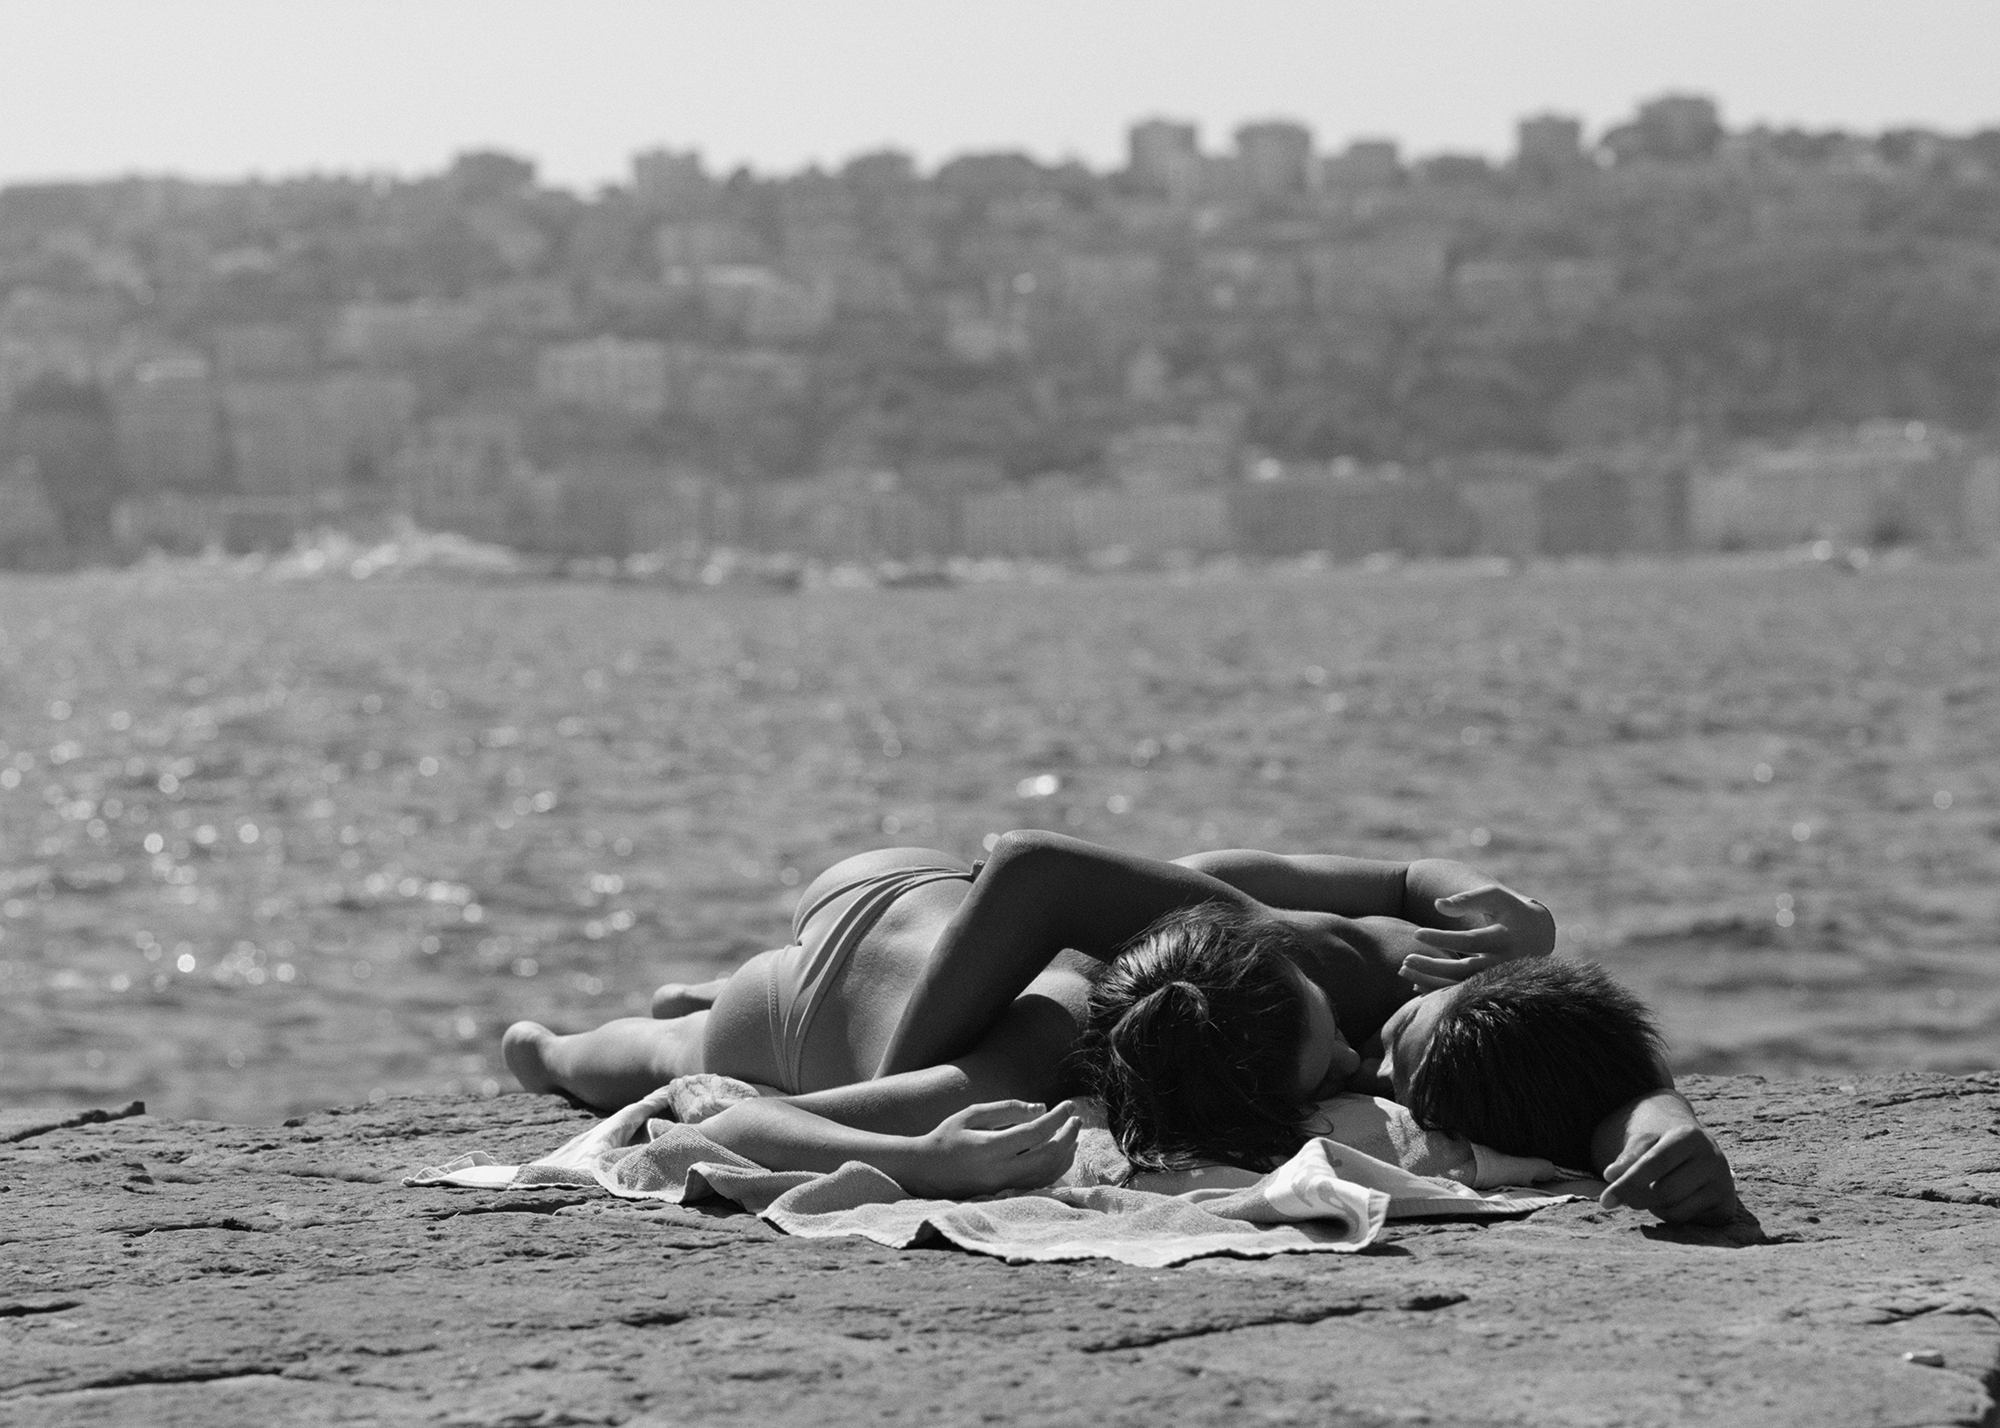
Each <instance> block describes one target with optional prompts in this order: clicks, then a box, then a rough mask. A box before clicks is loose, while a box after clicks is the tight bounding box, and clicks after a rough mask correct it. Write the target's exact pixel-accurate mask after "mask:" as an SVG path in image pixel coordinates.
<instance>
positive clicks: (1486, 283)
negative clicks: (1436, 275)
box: [1451, 258, 1541, 327]
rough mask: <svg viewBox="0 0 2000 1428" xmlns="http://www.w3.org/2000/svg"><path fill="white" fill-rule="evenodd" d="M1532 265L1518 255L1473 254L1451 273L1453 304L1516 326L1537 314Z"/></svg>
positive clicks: (1488, 320) (1538, 305) (1506, 324)
mask: <svg viewBox="0 0 2000 1428" xmlns="http://www.w3.org/2000/svg"><path fill="white" fill-rule="evenodd" d="M1535 278H1536V272H1535V265H1534V264H1533V263H1530V262H1525V261H1522V260H1521V259H1518V258H1474V259H1470V260H1468V261H1466V262H1463V263H1460V264H1459V265H1458V267H1457V269H1456V270H1455V271H1454V272H1453V273H1452V275H1451V296H1452V302H1453V304H1454V305H1455V306H1456V307H1457V308H1459V310H1460V311H1462V312H1466V313H1470V314H1471V315H1473V316H1475V317H1479V318H1482V319H1484V320H1485V321H1487V322H1490V323H1494V324H1496V325H1499V326H1503V327H1506V326H1519V325H1525V324H1527V323H1530V322H1532V321H1534V319H1535V318H1536V317H1537V316H1538V315H1539V312H1540V307H1541V304H1540V302H1539V301H1538V291H1537V288H1538V285H1537V283H1536V281H1535Z"/></svg>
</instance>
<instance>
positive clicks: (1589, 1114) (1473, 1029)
mask: <svg viewBox="0 0 2000 1428" xmlns="http://www.w3.org/2000/svg"><path fill="white" fill-rule="evenodd" d="M1441 995H1445V996H1448V997H1449V998H1450V1000H1449V1001H1448V1002H1447V1003H1446V1005H1445V1008H1444V1010H1443V1011H1442V1012H1440V1013H1439V1014H1438V1018H1437V1022H1436V1024H1435V1026H1434V1028H1433V1030H1432V1033H1431V1039H1430V1045H1429V1048H1428V1050H1426V1052H1425V1053H1424V1058H1423V1060H1422V1061H1421V1062H1420V1063H1419V1064H1418V1066H1417V1068H1416V1071H1415V1072H1414V1073H1413V1074H1412V1075H1411V1077H1410V1082H1409V1097H1408V1103H1409V1110H1410V1114H1411V1115H1413V1116H1415V1117H1416V1119H1417V1123H1418V1124H1419V1125H1421V1126H1423V1127H1425V1128H1426V1129H1428V1130H1437V1131H1444V1132H1446V1133H1447V1134H1449V1135H1456V1136H1463V1137H1464V1138H1465V1139H1467V1140H1473V1141H1478V1142H1479V1143H1480V1144H1481V1145H1486V1146H1491V1147H1492V1148H1493V1149H1495V1150H1499V1151H1505V1152H1507V1153H1508V1154H1511V1155H1538V1156H1541V1157H1543V1158H1545V1159H1548V1160H1552V1161H1554V1162H1555V1163H1556V1164H1557V1165H1561V1166H1564V1167H1566V1168H1569V1169H1573V1170H1590V1169H1595V1168H1596V1167H1595V1166H1593V1165H1592V1164H1591V1158H1590V1141H1591V1135H1592V1132H1594V1131H1595V1130H1596V1129H1597V1125H1598V1123H1599V1122H1600V1121H1602V1120H1603V1119H1604V1118H1605V1117H1606V1116H1608V1115H1610V1114H1611V1113H1612V1112H1613V1111H1615V1110H1617V1109H1618V1108H1619V1107H1620V1106H1623V1105H1625V1104H1627V1103H1628V1102H1631V1101H1635V1100H1637V1099H1638V1098H1639V1097H1641V1096H1643V1095H1645V1094H1646V1093H1647V1092H1648V1091H1657V1090H1659V1089H1660V1088H1661V1087H1662V1086H1664V1085H1666V1084H1667V1082H1666V1078H1665V1075H1664V1073H1663V1072H1662V1070H1661V1065H1662V1061H1661V1045H1660V1034H1659V1031H1658V1029H1657V1028H1656V1027H1655V1026H1654V1025H1653V1018H1652V1016H1651V1015H1650V1014H1649V1013H1648V1012H1647V1010H1646V1008H1645V1007H1644V1006H1643V1005H1642V1004H1641V1003H1640V1001H1639V999H1638V998H1637V997H1635V996H1633V995H1632V994H1631V993H1630V992H1628V991H1626V990H1625V989H1624V988H1623V987H1621V986H1619V985H1618V984H1617V983H1616V982H1614V981H1612V980H1611V978H1610V977H1609V976H1607V975H1606V974H1605V973H1604V971H1603V970H1602V969H1600V968H1598V967H1596V966H1593V965H1591V964H1589V963H1586V962H1567V961H1558V960H1557V959H1555V958H1553V957H1534V958H1524V959H1522V960H1520V961H1518V962H1502V963H1501V964H1500V965H1499V966H1497V967H1490V968H1488V969H1487V970H1486V971H1484V972H1480V973H1477V974H1475V975H1473V976H1471V977H1468V978H1466V979H1465V981H1464V982H1462V983H1460V984H1459V986H1458V988H1457V989H1456V990H1455V991H1451V992H1448V993H1443V994H1441Z"/></svg>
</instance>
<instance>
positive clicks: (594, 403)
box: [535, 336, 667, 418]
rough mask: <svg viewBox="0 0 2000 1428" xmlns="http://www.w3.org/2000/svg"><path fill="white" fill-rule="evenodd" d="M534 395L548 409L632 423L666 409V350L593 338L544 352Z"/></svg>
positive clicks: (538, 360)
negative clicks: (611, 416) (610, 415)
mask: <svg viewBox="0 0 2000 1428" xmlns="http://www.w3.org/2000/svg"><path fill="white" fill-rule="evenodd" d="M535 395H536V396H537V397H538V398H539V399H540V400H542V401H544V402H547V403H550V404H552V405H565V406H576V407H582V408H584V409H585V410H587V411H594V412H606V413H615V414H617V415H621V416H630V417H640V418H646V417H656V416H658V415H659V414H660V413H661V412H663V411H665V410H666V408H667V349H666V344H665V343H662V342H651V341H634V340H632V339H629V338H623V337H609V336H606V337H593V338H590V339H588V340H587V341H583V342H566V343H563V344H562V345H560V346H556V347H546V348H544V349H542V351H541V353H540V355H539V356H537V357H536V359H535Z"/></svg>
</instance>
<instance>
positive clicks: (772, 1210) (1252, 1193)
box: [403, 1087, 1571, 1267]
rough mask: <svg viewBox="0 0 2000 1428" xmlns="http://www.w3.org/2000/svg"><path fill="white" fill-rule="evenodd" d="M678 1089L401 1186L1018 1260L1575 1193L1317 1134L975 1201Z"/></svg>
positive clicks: (1157, 1261)
mask: <svg viewBox="0 0 2000 1428" xmlns="http://www.w3.org/2000/svg"><path fill="white" fill-rule="evenodd" d="M672 1099H673V1096H672V1093H671V1092H670V1091H669V1089H668V1088H664V1087H663V1088H662V1089H661V1090H660V1091H657V1092H655V1093H654V1094H653V1095H652V1096H650V1097H648V1098H647V1099H646V1100H644V1101H640V1102H638V1103H636V1104H635V1105H631V1106H627V1107H626V1108H625V1109H624V1110H622V1111H620V1112H618V1113H617V1114H616V1115H614V1116H611V1117H609V1118H608V1119H606V1120H604V1121H601V1122H599V1123H598V1124H597V1125H595V1126H593V1127H591V1128H590V1129H589V1130H587V1131H585V1132H583V1133H582V1134H581V1135H578V1136H576V1137H575V1138H573V1139H572V1140H570V1141H568V1142H567V1143H566V1144H564V1145H563V1146H561V1147H560V1148H558V1149H557V1150H555V1151H554V1152H552V1153H551V1154H549V1155H547V1156H544V1157H543V1158H542V1159H540V1160H537V1161H534V1162H532V1163H530V1164H528V1165H523V1166H519V1167H514V1166H503V1165H498V1164H496V1163H495V1162H494V1161H493V1160H492V1158H491V1157H488V1156H484V1155H480V1154H476V1153H475V1154H473V1155H468V1156H461V1157H459V1158H458V1159H457V1160H454V1161H451V1162H448V1163H447V1164H444V1165H440V1166H431V1167H426V1168H425V1169H423V1170H420V1171H418V1172H417V1173H416V1174H414V1175H412V1176H410V1177H409V1178H407V1179H406V1180H405V1181H404V1182H403V1183H404V1184H406V1185H459V1186H472V1187H476V1188H481V1189H504V1188H509V1187H514V1188H524V1187H531V1186H536V1185H594V1186H598V1187H600V1188H602V1189H604V1190H607V1191H609V1192H610V1193H612V1194H614V1195H618V1196H622V1197H624V1198H627V1199H656V1200H668V1201H673V1202H676V1203H683V1204H685V1203H688V1202H691V1201H695V1200H700V1199H704V1198H707V1197H708V1196H710V1195H718V1196H721V1197H722V1198H724V1199H728V1200H733V1201H735V1202H736V1203H737V1204H739V1205H742V1206H744V1207H745V1208H746V1209H749V1210H751V1211H752V1212H754V1213H756V1214H758V1215H760V1216H762V1217H763V1218H764V1219H765V1220H766V1221H767V1222H769V1223H770V1224H772V1225H774V1226H776V1227H777V1228H779V1229H781V1230H783V1231H785V1232H786V1233H787V1234H793V1235H801V1236H806V1237H811V1238H818V1237H826V1236H835V1235H862V1236H865V1237H866V1238H868V1239H871V1240H874V1241H876V1242H877V1243H879V1244H885V1245H890V1246H895V1247H904V1246H910V1245H916V1244H922V1243H925V1242H928V1241H933V1240H937V1239H943V1240H946V1241H948V1242H950V1243H952V1244H955V1245H958V1246H959V1247H961V1248H963V1249H968V1250H973V1251H976V1252H978V1253H981V1254H990V1255H995V1256H997V1257H999V1258H1001V1259H1005V1260H1008V1261H1010V1262H1015V1263H1019V1262H1026V1261H1036V1260H1068V1259H1087V1258H1105V1259H1114V1260H1119V1261H1121V1262H1123V1263H1126V1264H1134V1265H1141V1266H1147V1267H1159V1266H1164V1265H1173V1264H1180V1263H1183V1262H1185V1261H1187V1260H1190V1259H1196V1258H1200V1257H1202V1256H1204V1255H1213V1254H1233V1255H1242V1256H1248V1257H1253V1258H1261V1257H1265V1256H1269V1255H1276V1254H1292V1253H1302V1252H1322V1253H1323V1252H1351V1251H1353V1250H1357V1249H1360V1248H1362V1247H1363V1246H1365V1245H1367V1244H1369V1243H1371V1242H1372V1241H1373V1240H1374V1239H1375V1237H1376V1235H1377V1234H1378V1233H1379V1232H1380V1230H1381V1228H1382V1225H1383V1222H1384V1221H1385V1220H1387V1219H1388V1218H1391V1217H1392V1216H1395V1215H1397V1214H1399V1213H1401V1214H1440V1213H1444V1214H1468V1213H1469V1214H1487V1215H1496V1214H1497V1215H1510V1214H1521V1213H1524V1212H1526V1211H1529V1210H1534V1209H1539V1208H1540V1207H1542V1206H1543V1205H1551V1204H1556V1203H1559V1202H1560V1201H1562V1200H1565V1199H1569V1198H1571V1197H1570V1196H1569V1195H1566V1194H1560V1193H1558V1194H1545V1193H1538V1192H1534V1191H1528V1190H1518V1191H1507V1192H1502V1193H1501V1194H1481V1193H1480V1192H1479V1191H1478V1190H1476V1189H1473V1188H1471V1187H1470V1186H1468V1185H1465V1184H1461V1183H1458V1182H1456V1181H1453V1180H1447V1179H1443V1178H1438V1177H1424V1176H1418V1175H1414V1174H1412V1173H1411V1172H1409V1171H1407V1170H1404V1169H1403V1168H1402V1167H1401V1166H1398V1165H1395V1164H1391V1163H1388V1162H1384V1161H1381V1160H1378V1159H1376V1158H1375V1157H1374V1156H1372V1155H1369V1154H1367V1153H1366V1152H1364V1151H1361V1150H1357V1149H1355V1148H1353V1147H1351V1146H1345V1145H1342V1144H1340V1143H1339V1142H1337V1141H1334V1140H1330V1139H1327V1138H1325V1137H1314V1138H1313V1139H1311V1140H1309V1141H1307V1142H1306V1143H1305V1144H1304V1145H1303V1146H1301V1147H1300V1148H1299V1150H1298V1152H1297V1153H1296V1154H1295V1155H1293V1157H1292V1158H1291V1159H1290V1160H1289V1161H1287V1162H1286V1163H1285V1164H1284V1165H1282V1166H1280V1167H1279V1168H1278V1169H1276V1170H1273V1171H1271V1172H1269V1173H1268V1174H1263V1175H1258V1174H1255V1173H1253V1172H1249V1171H1241V1170H1234V1169H1230V1168H1226V1167H1223V1168H1217V1169H1213V1170H1196V1171H1185V1172H1178V1173H1177V1175H1176V1176H1174V1177H1145V1178H1144V1180H1143V1183H1140V1182H1135V1183H1134V1184H1131V1185H1126V1186H1119V1185H1111V1184H1105V1183H1101V1182H1099V1183H1070V1184H1059V1185H1056V1186H1052V1187H1049V1188H1046V1189H1043V1190H1039V1191H1032V1192H1019V1193H1012V1194H1006V1195H995V1196H986V1197H982V1198H980V1199H976V1200H966V1201H953V1200H923V1199H917V1198H914V1197H912V1196H910V1195H908V1194H907V1192H905V1191H904V1190H903V1188H902V1187H901V1186H899V1185H898V1184H897V1183H896V1182H895V1181H894V1180H893V1179H891V1178H890V1177H889V1176H888V1175H886V1174H884V1173H883V1172H881V1171H879V1170H877V1169H875V1168H873V1167H872V1166H868V1165H863V1164H860V1163H859V1162H850V1163H848V1164H846V1165H843V1166H842V1167H840V1169H838V1170H835V1171H832V1172H830V1173H820V1172H813V1171H773V1170H767V1169H765V1168H764V1167H762V1166H760V1165H756V1164H754V1163H753V1162H751V1161H749V1160H746V1159H745V1158H744V1157H742V1156H740V1155H737V1154H736V1153H735V1152H733V1151H730V1150H727V1149H724V1148H723V1147H721V1146H719V1145H716V1144H715V1143H714V1142H713V1141H711V1140H709V1139H708V1138H707V1137H706V1136H705V1135H703V1134H702V1133H701V1131H700V1130H699V1129H697V1128H696V1127H693V1126H686V1125H680V1124H677V1123H675V1122H672V1121H664V1120H659V1119H657V1117H658V1115H659V1113H660V1112H661V1111H663V1110H665V1109H667V1108H668V1106H669V1105H670V1104H671V1102H672ZM1349 1099H1355V1098H1349ZM1360 1099H1366V1098H1360ZM1398 1109H1400V1108H1398ZM1155 1182H1157V1183H1155ZM1399 1205H1400V1207H1401V1208H1400V1210H1399Z"/></svg>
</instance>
